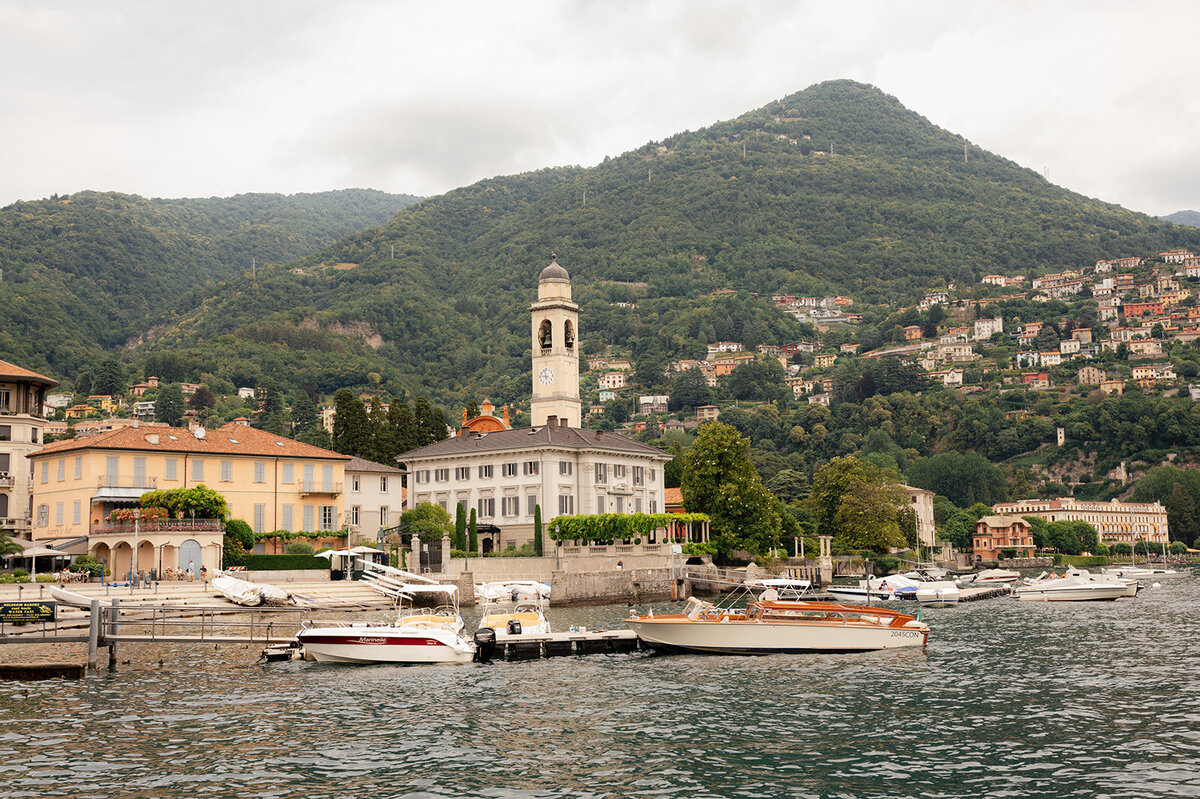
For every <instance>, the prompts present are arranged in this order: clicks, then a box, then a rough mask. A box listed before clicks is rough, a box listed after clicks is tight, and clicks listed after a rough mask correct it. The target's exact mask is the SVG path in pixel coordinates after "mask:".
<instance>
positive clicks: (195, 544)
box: [29, 423, 350, 576]
mask: <svg viewBox="0 0 1200 799" xmlns="http://www.w3.org/2000/svg"><path fill="white" fill-rule="evenodd" d="M349 460H350V458H349V457H347V456H345V455H340V454H338V453H336V452H330V451H328V450H324V449H321V448H319V447H314V446H310V445H308V444H302V443H300V442H299V441H293V440H291V439H288V438H284V437H282V436H277V435H275V434H273V433H268V432H266V431H264V430H258V429H255V428H252V427H248V426H245V425H240V424H233V423H231V424H227V425H225V426H224V427H222V428H220V429H217V430H208V431H206V430H204V428H198V429H197V430H196V431H195V432H194V433H193V432H192V431H190V430H187V429H185V428H179V427H166V426H139V427H125V428H121V429H118V430H112V431H109V432H107V433H100V434H98V435H94V436H88V437H86V438H76V439H72V440H70V441H59V442H55V443H53V444H48V445H46V446H45V447H44V448H42V449H41V450H40V451H38V452H35V453H32V454H30V455H29V462H30V467H31V471H32V473H33V486H32V489H31V490H32V503H33V508H34V518H33V537H34V539H35V540H43V541H47V542H50V541H51V540H63V539H75V538H80V537H86V538H87V551H88V553H89V554H91V555H94V556H95V557H97V558H99V559H103V560H104V561H105V562H106V563H107V564H108V566H109V568H110V569H112V573H113V575H114V576H120V575H124V574H128V573H129V567H130V561H131V557H132V553H133V546H134V543H133V542H134V538H135V529H134V527H133V525H130V524H127V523H115V522H113V521H111V519H110V515H111V514H112V512H113V511H114V510H117V509H122V508H133V507H135V506H136V505H137V504H138V500H139V499H140V497H141V496H142V494H144V493H145V492H147V491H154V490H156V489H170V488H194V487H196V486H198V485H205V486H207V487H209V488H211V489H213V490H214V491H217V492H218V493H220V494H221V495H223V496H224V497H225V500H226V502H227V503H228V505H229V515H230V518H234V519H243V520H245V521H246V522H248V523H249V524H250V526H251V528H252V529H253V530H254V531H255V532H256V533H267V532H270V531H272V530H289V531H301V530H303V531H328V532H331V533H333V532H336V531H339V530H342V529H343V526H344V523H345V511H344V499H343V494H344V490H345V489H344V486H345V479H346V478H345V472H346V464H347V463H348V462H349ZM136 533H137V559H136V566H137V570H138V571H139V572H149V571H151V570H154V571H157V572H158V573H160V574H161V573H162V572H163V571H165V570H166V569H168V568H186V567H187V565H188V563H189V562H190V563H192V564H193V566H194V567H195V568H196V569H199V568H200V566H207V567H208V569H210V570H212V569H215V568H218V567H219V565H220V563H221V549H222V544H223V540H222V539H223V536H224V531H223V527H222V524H221V522H220V521H219V520H215V519H194V520H193V519H175V520H163V521H162V522H159V523H156V524H148V525H146V526H145V528H144V529H143V527H142V526H141V525H139V528H138V529H137V530H136Z"/></svg>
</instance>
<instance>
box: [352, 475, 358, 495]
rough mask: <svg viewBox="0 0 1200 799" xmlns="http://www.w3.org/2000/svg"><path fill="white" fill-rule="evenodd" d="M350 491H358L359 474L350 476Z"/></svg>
mask: <svg viewBox="0 0 1200 799" xmlns="http://www.w3.org/2000/svg"><path fill="white" fill-rule="evenodd" d="M350 490H351V491H358V475H357V474H352V475H350Z"/></svg>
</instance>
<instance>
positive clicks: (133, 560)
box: [129, 508, 142, 594]
mask: <svg viewBox="0 0 1200 799" xmlns="http://www.w3.org/2000/svg"><path fill="white" fill-rule="evenodd" d="M141 518H142V509H141V508H134V509H133V555H132V556H131V557H130V559H129V593H131V594H132V593H133V578H134V575H136V574H137V557H138V522H139V521H141Z"/></svg>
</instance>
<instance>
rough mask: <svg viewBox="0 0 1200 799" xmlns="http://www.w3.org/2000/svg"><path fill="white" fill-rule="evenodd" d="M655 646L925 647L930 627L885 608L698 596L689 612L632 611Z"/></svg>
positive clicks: (737, 649)
mask: <svg viewBox="0 0 1200 799" xmlns="http://www.w3.org/2000/svg"><path fill="white" fill-rule="evenodd" d="M625 623H626V624H627V625H629V627H630V629H632V630H634V631H635V632H636V633H637V634H638V637H640V638H641V639H642V641H643V642H644V643H646V644H647V645H648V646H651V647H653V648H656V649H666V650H687V651H692V652H710V653H718V654H747V655H755V654H770V653H776V652H870V651H875V650H879V649H896V648H901V647H913V646H925V644H926V641H927V639H928V636H929V627H928V626H927V625H925V624H924V623H922V622H920V621H918V620H917V619H916V618H914V617H913V616H909V615H907V614H904V613H900V612H898V611H894V610H887V609H884V608H873V607H861V606H856V605H837V604H831V603H827V602H781V601H763V600H755V601H751V602H749V603H748V604H747V605H746V608H745V609H744V610H733V609H722V608H718V607H716V606H715V605H712V604H711V603H708V602H703V601H701V600H699V599H696V598H695V597H692V598H691V599H690V600H688V605H687V608H686V609H685V612H684V613H681V614H670V615H662V616H656V615H653V613H650V614H647V615H645V616H638V615H633V616H631V617H630V618H628V619H626V622H625Z"/></svg>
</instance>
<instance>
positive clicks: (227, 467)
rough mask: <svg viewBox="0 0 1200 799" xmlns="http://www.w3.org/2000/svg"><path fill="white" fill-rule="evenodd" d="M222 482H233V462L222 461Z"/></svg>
mask: <svg viewBox="0 0 1200 799" xmlns="http://www.w3.org/2000/svg"><path fill="white" fill-rule="evenodd" d="M221 482H222V483H232V482H233V461H221Z"/></svg>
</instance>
